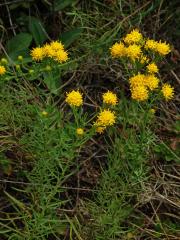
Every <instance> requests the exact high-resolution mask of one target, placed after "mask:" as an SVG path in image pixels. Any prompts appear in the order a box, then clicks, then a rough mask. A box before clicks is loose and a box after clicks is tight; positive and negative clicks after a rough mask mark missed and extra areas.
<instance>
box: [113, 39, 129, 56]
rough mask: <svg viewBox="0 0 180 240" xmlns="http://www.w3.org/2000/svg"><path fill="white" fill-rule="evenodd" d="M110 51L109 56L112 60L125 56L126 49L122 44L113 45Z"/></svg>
mask: <svg viewBox="0 0 180 240" xmlns="http://www.w3.org/2000/svg"><path fill="white" fill-rule="evenodd" d="M110 51H111V56H112V57H113V58H116V57H123V56H125V54H126V47H125V46H124V44H123V43H121V42H120V43H115V44H114V45H113V46H112V47H111V48H110Z"/></svg>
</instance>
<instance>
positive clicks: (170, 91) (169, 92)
mask: <svg viewBox="0 0 180 240" xmlns="http://www.w3.org/2000/svg"><path fill="white" fill-rule="evenodd" d="M161 91H162V93H163V96H164V98H165V99H166V101H168V100H170V99H172V98H173V96H174V88H173V87H171V85H170V84H168V83H165V84H164V85H163V86H162V90H161Z"/></svg>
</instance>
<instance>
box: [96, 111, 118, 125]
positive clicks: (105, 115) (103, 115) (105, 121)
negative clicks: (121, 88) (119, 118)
mask: <svg viewBox="0 0 180 240" xmlns="http://www.w3.org/2000/svg"><path fill="white" fill-rule="evenodd" d="M97 118H98V119H97V124H98V126H100V127H107V126H111V125H113V124H114V123H115V119H116V116H115V114H114V112H112V111H110V110H102V111H101V112H100V113H99V115H98V117H97Z"/></svg>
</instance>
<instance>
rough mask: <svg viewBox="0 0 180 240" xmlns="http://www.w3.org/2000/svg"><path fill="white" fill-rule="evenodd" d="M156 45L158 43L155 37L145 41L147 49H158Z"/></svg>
mask: <svg viewBox="0 0 180 240" xmlns="http://www.w3.org/2000/svg"><path fill="white" fill-rule="evenodd" d="M156 45H157V42H156V41H154V40H153V39H148V40H147V41H146V43H145V49H147V50H148V49H150V50H154V51H155V50H156Z"/></svg>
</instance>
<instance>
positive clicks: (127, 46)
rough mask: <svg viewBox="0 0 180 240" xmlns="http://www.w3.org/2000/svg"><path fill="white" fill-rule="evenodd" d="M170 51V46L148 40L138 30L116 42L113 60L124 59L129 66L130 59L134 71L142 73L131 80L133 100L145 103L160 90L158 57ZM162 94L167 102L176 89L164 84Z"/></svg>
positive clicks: (113, 49) (112, 49) (111, 50)
mask: <svg viewBox="0 0 180 240" xmlns="http://www.w3.org/2000/svg"><path fill="white" fill-rule="evenodd" d="M170 51H171V49H170V45H169V44H167V43H166V42H162V41H161V40H160V41H155V40H153V39H146V38H144V37H143V36H142V34H141V33H140V32H139V30H137V29H135V30H132V31H131V32H130V33H128V34H127V35H126V36H125V37H124V38H122V41H120V42H118V43H117V42H116V43H115V44H114V45H113V46H112V47H111V48H110V52H111V56H112V57H113V58H120V57H124V59H125V62H124V63H125V64H127V63H126V59H130V60H131V61H132V62H131V64H130V65H128V66H130V67H131V68H132V71H133V70H135V71H134V72H137V71H142V73H138V74H136V75H134V76H133V77H130V79H129V84H130V91H131V97H132V99H134V100H136V101H145V100H147V99H148V98H149V95H150V92H151V91H153V90H156V89H158V87H159V82H160V80H159V78H158V77H157V76H156V75H155V74H156V73H158V72H159V68H158V66H157V61H158V59H160V58H158V55H159V56H165V55H167V54H168V53H170ZM151 52H152V53H154V54H151ZM157 54H158V55H157ZM132 63H133V64H132ZM161 92H162V94H163V96H164V98H165V99H166V100H170V99H172V98H173V96H174V88H173V87H171V86H170V85H169V84H164V85H163V86H162V89H161Z"/></svg>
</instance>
